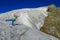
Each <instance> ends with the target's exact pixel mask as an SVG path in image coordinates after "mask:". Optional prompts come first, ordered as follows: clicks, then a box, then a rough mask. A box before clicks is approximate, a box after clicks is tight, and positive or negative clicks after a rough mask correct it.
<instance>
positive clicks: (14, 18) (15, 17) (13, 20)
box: [6, 15, 17, 26]
mask: <svg viewBox="0 0 60 40" xmlns="http://www.w3.org/2000/svg"><path fill="white" fill-rule="evenodd" d="M16 19H17V16H16V15H14V17H13V18H12V19H7V20H6V21H12V23H11V24H12V26H14V25H17V24H14V22H15V21H16Z"/></svg>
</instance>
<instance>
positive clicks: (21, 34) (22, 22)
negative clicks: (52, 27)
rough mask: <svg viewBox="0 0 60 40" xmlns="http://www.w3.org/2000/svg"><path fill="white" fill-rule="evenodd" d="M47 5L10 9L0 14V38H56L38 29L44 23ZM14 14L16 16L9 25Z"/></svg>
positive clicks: (51, 39) (50, 39) (46, 39)
mask: <svg viewBox="0 0 60 40" xmlns="http://www.w3.org/2000/svg"><path fill="white" fill-rule="evenodd" d="M47 8H48V7H47V6H45V7H39V8H25V9H17V10H12V11H9V12H6V13H3V14H0V40H58V39H57V38H55V37H53V36H51V35H48V34H45V33H43V32H41V31H40V30H39V29H40V28H41V27H42V26H43V24H44V19H45V17H47V16H48V14H47V11H46V10H47ZM14 15H16V16H18V18H17V19H16V21H15V22H14V23H15V24H18V25H15V26H12V25H11V21H5V20H6V19H11V18H13V17H14Z"/></svg>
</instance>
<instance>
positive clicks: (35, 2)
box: [0, 0, 60, 13]
mask: <svg viewBox="0 0 60 40" xmlns="http://www.w3.org/2000/svg"><path fill="white" fill-rule="evenodd" d="M51 4H54V5H56V6H58V7H60V0H0V13H4V12H8V11H11V10H16V9H21V8H37V7H41V6H48V5H51Z"/></svg>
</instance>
